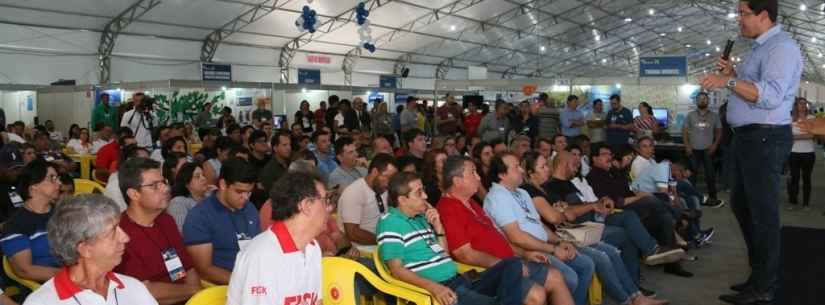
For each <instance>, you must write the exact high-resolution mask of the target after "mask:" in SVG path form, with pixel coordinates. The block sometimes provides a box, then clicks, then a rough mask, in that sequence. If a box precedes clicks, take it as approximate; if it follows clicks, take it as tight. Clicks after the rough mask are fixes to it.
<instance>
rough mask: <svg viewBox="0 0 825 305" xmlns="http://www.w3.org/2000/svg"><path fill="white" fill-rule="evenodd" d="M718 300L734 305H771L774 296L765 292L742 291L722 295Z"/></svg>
mask: <svg viewBox="0 0 825 305" xmlns="http://www.w3.org/2000/svg"><path fill="white" fill-rule="evenodd" d="M719 300H722V301H724V302H727V303H731V304H735V305H772V304H773V301H774V296H773V295H772V294H770V293H767V292H761V293H760V292H754V291H750V290H747V291H744V292H738V293H732V294H723V295H720V296H719Z"/></svg>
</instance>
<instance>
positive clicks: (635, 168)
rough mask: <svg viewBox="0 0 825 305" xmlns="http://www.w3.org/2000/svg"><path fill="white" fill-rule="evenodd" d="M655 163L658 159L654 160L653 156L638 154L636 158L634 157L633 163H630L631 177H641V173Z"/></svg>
mask: <svg viewBox="0 0 825 305" xmlns="http://www.w3.org/2000/svg"><path fill="white" fill-rule="evenodd" d="M653 164H656V161H655V160H653V158H650V159H647V158H645V157H642V156H641V155H639V156H636V158H634V159H633V163H631V164H630V175H631V177H632V178H633V179H636V177H639V175H641V174H642V172H643V171H644V170H645V169H647V167H648V166H651V165H653Z"/></svg>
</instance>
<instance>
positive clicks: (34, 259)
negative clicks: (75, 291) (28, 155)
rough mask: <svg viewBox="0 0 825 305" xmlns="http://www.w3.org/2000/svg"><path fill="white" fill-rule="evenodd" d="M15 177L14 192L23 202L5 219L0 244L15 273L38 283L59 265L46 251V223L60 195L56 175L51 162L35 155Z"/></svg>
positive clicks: (58, 177) (44, 279)
mask: <svg viewBox="0 0 825 305" xmlns="http://www.w3.org/2000/svg"><path fill="white" fill-rule="evenodd" d="M18 179H19V182H20V184H19V187H18V192H19V193H20V196H21V197H23V200H25V202H24V203H23V208H22V209H19V210H18V211H17V212H16V213H15V214H14V215H12V216H11V217H10V218H9V220H8V222H6V225H5V227H4V228H3V235H2V236H3V237H2V239H0V247H2V249H3V254H4V255H5V256H6V257H8V259H9V262H10V263H11V267H12V269H13V270H14V273H15V274H17V275H18V276H19V277H21V278H24V279H28V280H32V281H35V282H40V283H42V282H45V281H46V280H48V279H50V278H51V277H52V276H54V274H55V273H57V271H58V269H57V267H58V266H59V265H58V263H57V261H56V260H55V258H54V257H53V256H52V254H51V252H50V247H49V240H48V238H47V237H46V224H47V223H48V222H49V218H51V216H52V205H53V204H54V203H55V202H56V201H57V199H58V198H59V196H60V176H59V175H58V174H57V169H56V168H55V167H54V165H52V164H51V163H48V162H46V161H44V160H41V159H37V160H34V161H32V162H31V163H29V164H28V165H26V167H25V168H23V171H22V172H21V173H20V177H19V178H18Z"/></svg>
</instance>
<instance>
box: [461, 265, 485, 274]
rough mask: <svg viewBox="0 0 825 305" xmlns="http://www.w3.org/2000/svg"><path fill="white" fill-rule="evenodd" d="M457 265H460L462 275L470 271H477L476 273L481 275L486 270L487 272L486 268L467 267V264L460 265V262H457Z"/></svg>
mask: <svg viewBox="0 0 825 305" xmlns="http://www.w3.org/2000/svg"><path fill="white" fill-rule="evenodd" d="M455 264H456V265H458V273H462V274H463V273H464V272H467V271H470V270H475V271H476V272H479V273H481V272H484V270H486V269H485V268H481V267H479V266H473V265H467V264H462V263H459V262H455Z"/></svg>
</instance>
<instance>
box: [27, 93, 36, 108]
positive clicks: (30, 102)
mask: <svg viewBox="0 0 825 305" xmlns="http://www.w3.org/2000/svg"><path fill="white" fill-rule="evenodd" d="M26 111H34V98H32V96H31V95H29V96H26Z"/></svg>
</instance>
